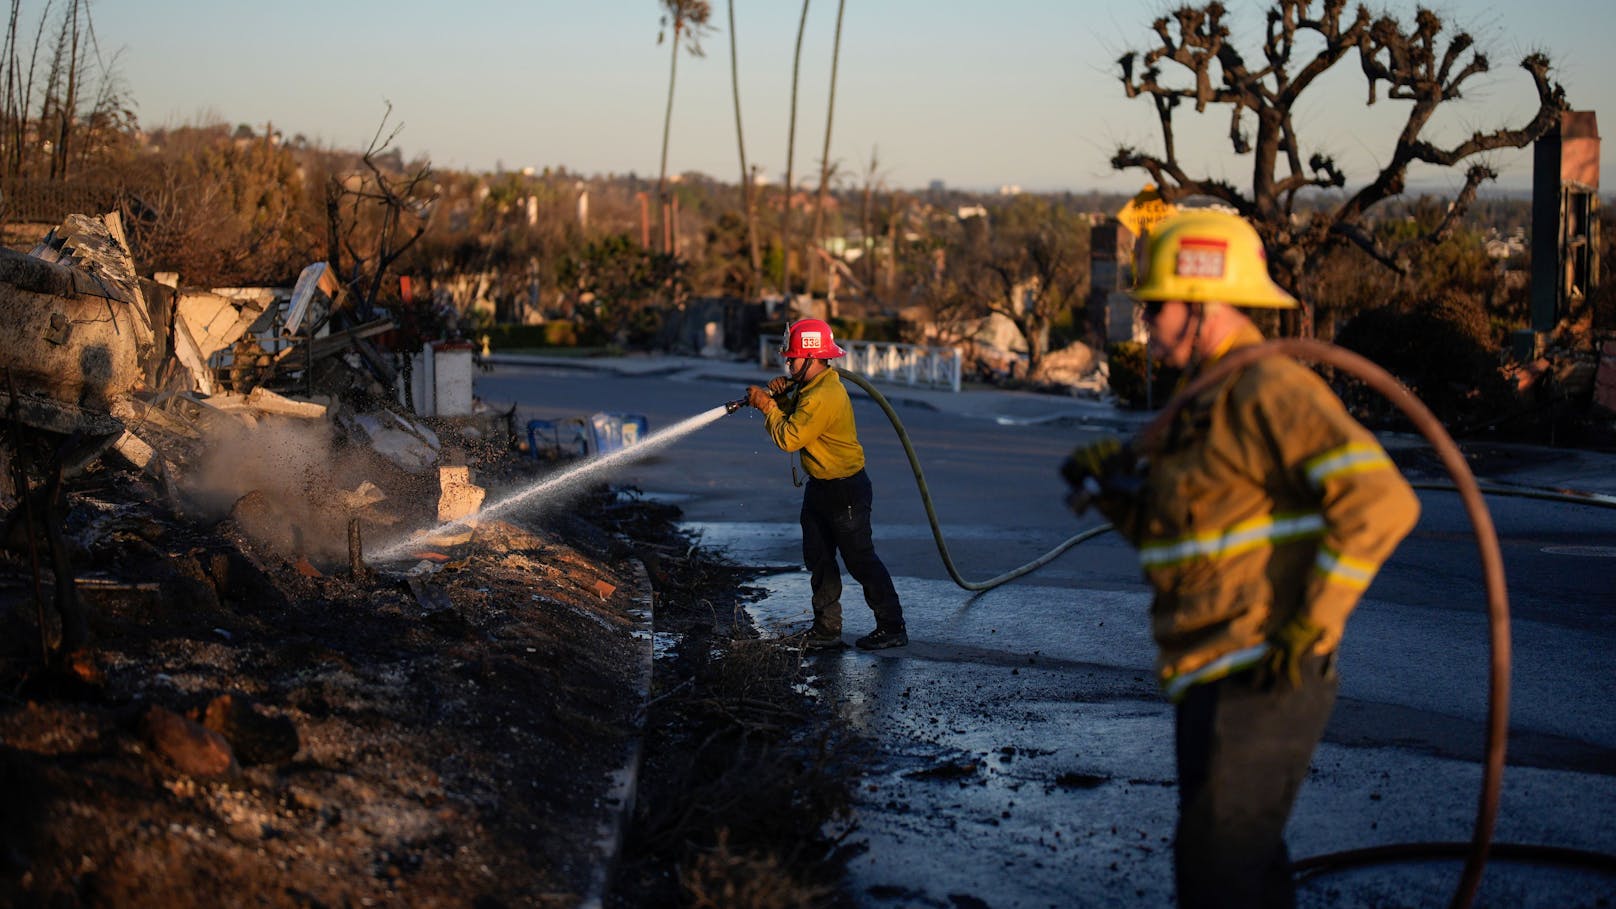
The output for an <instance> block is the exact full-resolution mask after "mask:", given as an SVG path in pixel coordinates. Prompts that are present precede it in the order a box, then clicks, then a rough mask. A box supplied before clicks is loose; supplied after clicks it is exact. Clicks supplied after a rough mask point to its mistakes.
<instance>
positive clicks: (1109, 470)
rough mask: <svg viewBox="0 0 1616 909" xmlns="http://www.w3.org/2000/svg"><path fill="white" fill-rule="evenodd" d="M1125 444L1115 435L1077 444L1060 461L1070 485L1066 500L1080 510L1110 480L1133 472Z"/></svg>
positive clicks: (1105, 489) (1086, 507)
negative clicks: (1062, 460) (1085, 443)
mask: <svg viewBox="0 0 1616 909" xmlns="http://www.w3.org/2000/svg"><path fill="white" fill-rule="evenodd" d="M1132 461H1133V458H1132V456H1131V455H1130V453H1129V451H1128V448H1127V446H1125V445H1123V444H1122V440H1121V439H1118V438H1115V437H1110V436H1108V437H1106V438H1103V439H1100V440H1098V441H1095V442H1090V443H1088V444H1087V445H1079V446H1078V447H1077V448H1075V449H1073V450H1072V453H1071V454H1070V455H1067V456H1066V460H1065V461H1064V462H1062V463H1061V476H1062V477H1064V478H1065V479H1066V483H1067V485H1069V486H1070V487H1071V488H1072V491H1071V493H1070V494H1069V495H1068V496H1067V497H1066V504H1067V505H1069V506H1071V508H1072V510H1073V511H1075V512H1077V513H1079V514H1081V513H1083V512H1084V511H1086V510H1087V509H1088V506H1089V503H1090V502H1091V501H1093V499H1094V498H1095V497H1097V496H1099V495H1101V494H1103V493H1105V492H1107V491H1109V490H1110V488H1111V486H1112V485H1113V481H1114V480H1115V479H1117V478H1119V477H1121V476H1124V475H1126V474H1129V473H1131V472H1132V468H1131V463H1132Z"/></svg>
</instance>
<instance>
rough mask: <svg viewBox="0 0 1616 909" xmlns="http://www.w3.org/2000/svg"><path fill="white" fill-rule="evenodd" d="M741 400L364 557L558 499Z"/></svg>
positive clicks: (384, 556)
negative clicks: (545, 500)
mask: <svg viewBox="0 0 1616 909" xmlns="http://www.w3.org/2000/svg"><path fill="white" fill-rule="evenodd" d="M745 403H746V401H744V400H742V401H738V402H734V401H732V402H730V403H728V404H720V405H719V406H717V407H714V408H712V409H711V410H707V411H704V412H702V413H699V414H697V415H695V416H693V417H690V418H688V419H686V420H683V421H681V422H679V423H675V424H674V425H672V426H669V427H667V428H666V429H659V430H657V431H656V432H653V433H651V434H649V435H647V436H646V437H644V438H643V439H641V440H639V441H638V442H635V443H634V444H633V445H630V446H628V447H626V448H620V449H618V450H617V451H614V452H611V453H610V454H606V455H597V456H595V457H592V458H589V459H587V460H585V461H584V462H582V463H580V464H578V465H576V466H574V467H572V468H571V469H569V470H565V471H562V472H561V473H559V474H556V475H555V476H552V477H545V478H543V479H541V480H538V481H535V482H534V483H533V484H532V485H530V486H528V487H527V488H525V489H521V490H518V491H517V492H514V493H511V494H509V495H507V496H505V497H503V498H501V499H499V500H497V501H495V502H492V503H489V504H486V505H484V506H483V507H482V508H481V509H480V510H478V511H477V513H475V514H471V515H467V516H466V517H463V518H458V519H456V520H453V521H445V522H444V523H442V524H439V525H438V526H436V527H433V528H431V529H429V530H422V531H417V532H415V533H413V534H411V535H409V536H408V537H405V538H404V539H402V540H399V541H398V542H396V543H392V544H389V545H388V546H386V547H383V548H382V549H379V550H377V551H375V552H371V553H368V554H367V556H366V558H367V560H369V561H374V562H387V561H392V560H395V559H398V558H400V557H402V556H405V555H407V554H409V553H411V552H413V551H415V550H417V549H421V548H425V547H430V546H432V545H433V539H434V538H435V537H439V536H442V535H443V534H446V533H451V532H454V531H465V530H470V529H471V528H473V527H474V526H475V525H476V523H477V522H478V521H480V520H483V519H485V518H495V517H499V516H500V515H503V514H505V513H507V512H510V511H514V510H516V509H518V508H521V507H523V506H529V505H532V504H534V502H535V500H543V499H545V498H547V497H548V498H551V499H555V498H561V497H563V496H565V495H567V494H570V493H575V492H577V491H579V490H580V489H581V488H582V487H583V485H584V484H585V482H587V481H593V480H596V479H599V478H600V476H601V475H604V474H606V473H609V472H610V471H612V470H613V469H615V468H617V467H620V466H622V465H624V464H626V463H628V462H630V461H634V460H638V459H640V458H643V457H646V456H647V455H650V454H652V453H653V452H655V451H656V450H657V449H660V448H663V447H665V446H667V445H669V444H670V443H672V442H675V441H678V440H679V439H681V438H684V437H685V436H687V435H690V434H691V433H693V432H695V431H696V430H698V429H702V428H704V427H706V426H708V425H710V424H712V423H714V422H716V421H718V420H720V419H722V418H723V417H725V416H727V415H728V414H732V413H734V412H735V411H736V410H738V409H739V408H738V406H737V405H739V404H745Z"/></svg>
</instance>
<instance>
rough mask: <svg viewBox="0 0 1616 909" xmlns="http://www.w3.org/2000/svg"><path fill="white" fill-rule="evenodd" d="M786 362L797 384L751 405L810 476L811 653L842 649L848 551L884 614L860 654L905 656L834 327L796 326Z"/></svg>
mask: <svg viewBox="0 0 1616 909" xmlns="http://www.w3.org/2000/svg"><path fill="white" fill-rule="evenodd" d="M780 353H781V356H782V357H783V358H784V360H785V365H786V371H787V373H789V375H786V376H779V377H777V378H775V379H773V380H771V381H770V382H769V385H768V387H767V388H762V387H759V386H757V385H752V386H749V387H748V388H747V389H746V399H747V403H748V404H751V405H752V406H753V407H756V408H757V409H758V410H760V411H762V412H763V419H764V424H765V426H766V427H767V428H768V431H769V438H771V439H773V440H774V444H776V445H778V446H780V448H781V449H782V450H784V451H787V452H793V451H800V452H802V455H801V458H802V467H803V470H804V471H805V472H806V473H807V474H808V483H807V488H806V489H804V490H803V495H802V558H803V562H804V563H805V564H806V565H807V566H808V570H809V571H810V572H812V576H811V580H810V583H811V584H812V587H813V607H814V624H813V627H812V628H810V629H809V631H808V634H807V636H806V637H805V638H804V646H805V647H807V648H810V649H823V648H830V647H839V646H841V644H842V604H841V596H842V574H841V569H840V568H839V567H838V566H837V564H836V553H837V552H840V553H841V554H842V560H843V561H845V562H846V563H847V572H848V574H851V575H852V576H853V579H854V580H856V581H858V582H859V585H860V586H861V587H863V588H864V601H865V602H866V603H868V604H869V606H870V610H871V611H872V612H874V613H875V631H873V632H871V633H870V634H867V635H865V636H864V637H861V638H859V639H858V641H857V644H858V646H859V648H860V649H863V650H882V649H885V648H888V647H902V646H904V645H905V644H908V643H909V636H908V633H907V630H906V628H905V626H904V621H903V607H902V605H900V604H899V602H898V591H897V589H896V588H894V587H893V586H892V576H891V575H890V574H888V573H887V568H886V566H885V565H883V564H882V563H881V558H880V556H877V555H876V554H875V543H874V541H872V540H871V538H870V503H871V500H872V492H871V488H870V477H869V475H868V474H866V473H865V472H864V448H863V446H861V445H859V440H858V429H857V427H856V426H855V425H854V423H853V402H852V401H851V400H849V399H848V396H847V389H846V387H844V386H843V385H842V377H841V376H840V375H838V374H837V372H836V370H835V369H833V368H832V367H831V365H830V363H829V361H830V360H832V359H834V358H836V357H840V356H842V350H841V348H839V347H837V346H836V340H835V339H834V338H833V337H831V332H830V326H829V325H827V324H826V323H825V322H823V321H820V320H819V319H803V320H801V321H799V322H796V323H795V324H793V325H792V326H791V328H790V330H789V332H788V334H787V335H786V346H785V347H784V348H782V349H781V351H780ZM782 402H785V404H786V406H785V407H782V406H781V403H782Z"/></svg>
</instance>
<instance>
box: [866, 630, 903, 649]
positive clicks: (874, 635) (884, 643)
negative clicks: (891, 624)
mask: <svg viewBox="0 0 1616 909" xmlns="http://www.w3.org/2000/svg"><path fill="white" fill-rule="evenodd" d="M854 643H856V644H858V649H860V650H885V649H887V648H888V647H902V646H904V645H905V644H908V643H909V635H908V633H907V632H906V631H905V630H904V629H902V628H877V629H875V630H874V631H872V632H870V633H869V634H867V635H865V636H864V637H862V638H859V639H858V640H857V641H856V642H854Z"/></svg>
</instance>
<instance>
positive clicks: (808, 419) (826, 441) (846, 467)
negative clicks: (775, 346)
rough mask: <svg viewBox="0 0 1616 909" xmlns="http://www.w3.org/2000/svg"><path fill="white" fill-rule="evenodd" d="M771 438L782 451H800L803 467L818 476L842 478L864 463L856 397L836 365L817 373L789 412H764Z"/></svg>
mask: <svg viewBox="0 0 1616 909" xmlns="http://www.w3.org/2000/svg"><path fill="white" fill-rule="evenodd" d="M763 422H764V426H765V427H766V428H767V429H768V430H769V438H771V439H773V440H774V444H776V445H778V446H780V448H781V449H782V450H783V451H788V452H791V451H801V452H802V456H801V457H802V469H803V470H805V471H807V472H808V475H809V476H810V477H813V478H814V479H816V480H839V479H842V478H843V477H850V476H852V475H853V474H855V473H858V472H859V470H861V469H862V468H863V467H864V446H862V445H860V444H859V440H858V428H857V426H856V425H855V424H854V422H853V401H852V399H850V398H849V397H848V396H847V387H846V386H845V385H843V384H842V377H841V374H840V373H838V372H837V371H836V370H835V369H834V368H831V369H827V370H825V371H824V372H822V373H820V374H819V375H817V376H814V377H813V379H812V380H810V381H809V382H808V383H807V384H805V385H803V386H802V388H801V389H799V390H798V391H797V399H796V407H795V408H791V409H790V413H787V412H786V411H784V410H781V409H780V408H779V407H770V408H769V409H767V410H765V411H764V412H763Z"/></svg>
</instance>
